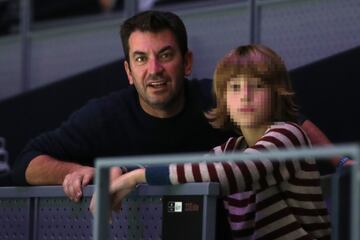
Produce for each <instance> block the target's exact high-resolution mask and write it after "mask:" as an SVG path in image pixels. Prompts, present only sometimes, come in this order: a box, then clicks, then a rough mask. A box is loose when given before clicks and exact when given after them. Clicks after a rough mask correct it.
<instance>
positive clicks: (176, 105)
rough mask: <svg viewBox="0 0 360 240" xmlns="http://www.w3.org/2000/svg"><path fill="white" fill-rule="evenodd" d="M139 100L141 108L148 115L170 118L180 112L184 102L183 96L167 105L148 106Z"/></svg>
mask: <svg viewBox="0 0 360 240" xmlns="http://www.w3.org/2000/svg"><path fill="white" fill-rule="evenodd" d="M139 100H140V106H141V108H142V109H143V110H144V111H145V112H146V113H147V114H149V115H150V116H153V117H156V118H170V117H173V116H175V115H177V114H178V113H180V112H181V111H182V110H183V108H184V104H185V96H182V97H179V99H177V100H176V101H174V102H172V103H171V104H169V106H159V107H156V106H149V105H148V104H147V103H145V102H144V101H142V99H139Z"/></svg>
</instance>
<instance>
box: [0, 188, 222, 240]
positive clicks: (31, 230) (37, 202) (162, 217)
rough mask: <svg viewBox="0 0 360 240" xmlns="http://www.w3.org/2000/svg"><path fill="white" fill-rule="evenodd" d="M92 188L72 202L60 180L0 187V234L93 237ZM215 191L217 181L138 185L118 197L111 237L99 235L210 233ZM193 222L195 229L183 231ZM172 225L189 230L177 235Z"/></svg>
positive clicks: (30, 238)
mask: <svg viewBox="0 0 360 240" xmlns="http://www.w3.org/2000/svg"><path fill="white" fill-rule="evenodd" d="M93 189H94V188H93V186H88V187H86V188H85V189H84V197H83V199H82V200H81V202H80V203H74V202H72V201H70V200H69V199H68V198H67V197H66V196H65V195H64V192H63V189H62V187H61V186H41V187H2V188H0V239H4V240H5V239H6V240H49V239H66V240H82V239H84V240H85V239H93V236H92V221H93V217H92V215H91V213H90V211H89V209H88V207H89V204H90V199H91V196H92V194H93ZM218 195H219V186H218V184H216V183H200V184H187V185H184V186H175V187H169V186H168V187H155V186H145V185H142V186H139V187H138V188H137V189H136V190H135V191H134V192H132V194H130V196H128V197H127V198H126V199H125V200H124V201H123V202H122V208H121V211H120V212H119V213H113V214H112V224H111V234H110V235H109V236H111V237H108V238H106V237H104V236H102V238H101V239H103V240H104V239H131V240H139V239H189V240H192V239H193V240H197V239H199V236H201V234H202V233H203V232H206V233H207V234H211V235H214V233H215V228H214V226H215V219H216V218H215V210H216V199H217V196H218ZM175 205H176V207H177V209H176V210H175ZM186 206H190V207H191V208H190V210H189V211H187V209H186ZM179 207H180V208H179ZM184 219H185V221H183V220H184ZM108 221H109V219H107V220H106V222H107V223H108ZM179 222H181V225H179V224H178V223H179ZM194 226H195V228H196V230H195V231H194V232H189V231H187V229H189V228H194ZM207 226H212V228H207ZM172 229H176V230H180V231H181V230H183V231H182V232H183V233H185V234H186V232H188V233H187V234H188V235H186V236H185V237H184V235H183V237H182V238H181V237H180V238H179V236H181V235H179V232H177V231H173V230H172ZM202 229H203V230H202ZM208 239H210V238H208Z"/></svg>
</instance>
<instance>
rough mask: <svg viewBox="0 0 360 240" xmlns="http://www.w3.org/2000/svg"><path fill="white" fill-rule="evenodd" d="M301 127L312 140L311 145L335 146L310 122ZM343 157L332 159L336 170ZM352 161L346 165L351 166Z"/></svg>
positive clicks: (306, 121) (305, 122) (307, 121)
mask: <svg viewBox="0 0 360 240" xmlns="http://www.w3.org/2000/svg"><path fill="white" fill-rule="evenodd" d="M301 127H302V128H303V129H304V130H305V132H306V134H307V135H308V137H309V138H310V141H311V143H312V144H313V145H314V146H331V145H333V144H332V142H331V141H330V140H329V138H328V137H327V136H326V135H325V134H324V133H323V132H322V131H321V130H320V129H319V128H318V127H317V126H316V125H315V124H314V123H313V122H311V121H310V120H308V119H307V120H305V121H304V122H303V124H302V125H301ZM341 158H342V156H334V157H332V158H330V162H331V165H332V166H333V167H334V168H336V167H337V166H338V164H339V161H340V159H341ZM351 162H352V161H348V162H347V163H346V165H349V164H351Z"/></svg>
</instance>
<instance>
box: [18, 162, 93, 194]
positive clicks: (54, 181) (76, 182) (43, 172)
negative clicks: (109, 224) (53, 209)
mask: <svg viewBox="0 0 360 240" xmlns="http://www.w3.org/2000/svg"><path fill="white" fill-rule="evenodd" d="M93 176H94V168H92V167H88V166H82V165H80V164H78V163H73V162H65V161H60V160H57V159H55V158H53V157H51V156H48V155H40V156H37V157H35V158H34V159H33V160H31V162H30V163H29V165H28V167H27V168H26V171H25V178H26V181H27V182H28V183H29V184H31V185H60V184H62V185H63V187H64V192H65V194H66V195H67V196H68V197H69V198H70V199H71V200H73V201H79V200H80V198H81V196H82V188H83V187H84V186H86V185H88V184H89V182H90V181H91V180H92V178H93Z"/></svg>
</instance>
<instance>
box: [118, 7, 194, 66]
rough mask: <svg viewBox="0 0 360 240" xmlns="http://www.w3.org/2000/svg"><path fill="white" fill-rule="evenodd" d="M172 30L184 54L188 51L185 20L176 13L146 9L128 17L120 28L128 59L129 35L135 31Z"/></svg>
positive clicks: (127, 58) (156, 31) (154, 31)
mask: <svg viewBox="0 0 360 240" xmlns="http://www.w3.org/2000/svg"><path fill="white" fill-rule="evenodd" d="M164 30H170V31H171V32H172V33H173V34H174V36H175V39H176V41H177V43H178V45H179V48H180V51H181V53H182V55H183V56H184V55H185V53H186V52H187V51H188V46H187V34H186V29H185V25H184V23H183V21H182V20H181V19H180V17H179V16H177V15H176V14H174V13H171V12H162V11H145V12H141V13H139V14H136V15H135V16H133V17H131V18H129V19H127V20H126V21H125V22H124V23H123V24H122V25H121V30H120V35H121V41H122V45H123V50H124V54H125V58H126V60H127V61H128V62H129V37H130V35H131V33H133V32H135V31H141V32H152V33H158V32H161V31H164Z"/></svg>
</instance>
